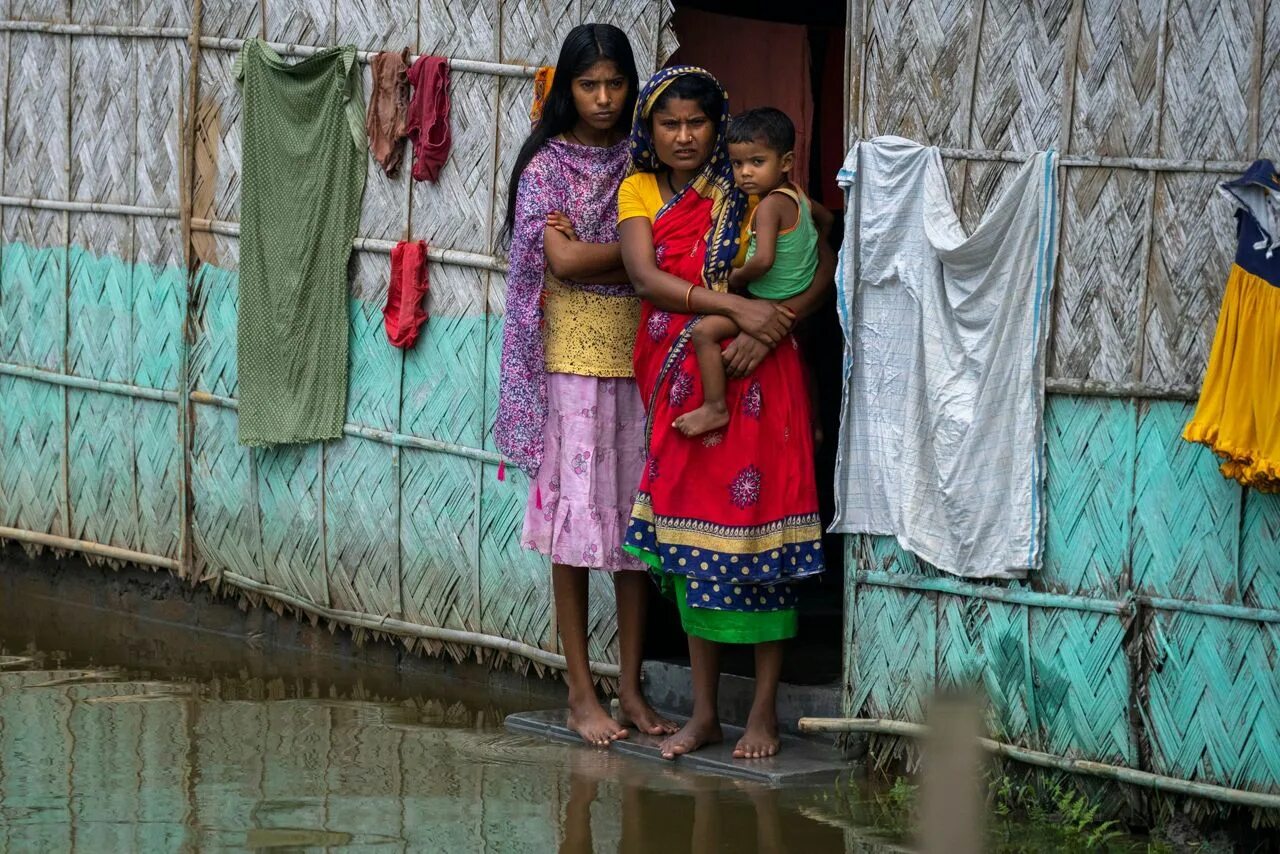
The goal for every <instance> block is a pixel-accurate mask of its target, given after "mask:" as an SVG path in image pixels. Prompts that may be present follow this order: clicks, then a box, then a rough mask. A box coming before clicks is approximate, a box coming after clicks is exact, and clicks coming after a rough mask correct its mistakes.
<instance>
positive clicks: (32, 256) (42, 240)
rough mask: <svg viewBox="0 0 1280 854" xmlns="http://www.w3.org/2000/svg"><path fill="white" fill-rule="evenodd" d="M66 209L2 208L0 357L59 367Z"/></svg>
mask: <svg viewBox="0 0 1280 854" xmlns="http://www.w3.org/2000/svg"><path fill="white" fill-rule="evenodd" d="M66 243H67V230H66V214H63V213H58V212H55V211H41V210H22V209H19V208H8V209H6V210H5V211H4V273H3V275H2V276H0V358H3V359H4V360H5V361H7V362H10V363H13V364H18V365H27V366H30V367H34V368H44V369H46V370H51V371H58V370H61V369H62V367H63V364H64V361H63V343H64V339H65V337H66V336H65V329H66V322H67V314H66V312H67V250H66Z"/></svg>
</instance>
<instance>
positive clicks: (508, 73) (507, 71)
mask: <svg viewBox="0 0 1280 854" xmlns="http://www.w3.org/2000/svg"><path fill="white" fill-rule="evenodd" d="M244 42H245V40H244V39H222V38H214V37H212V36H206V37H204V38H202V39H200V47H202V48H207V49H209V50H240V48H242V47H244ZM265 44H266V45H267V47H269V48H271V49H272V50H274V51H275V52H276V53H278V54H280V55H281V56H296V57H299V58H306V57H308V56H315V55H316V54H317V53H320V52H321V51H324V50H329V47H316V46H315V45H307V44H287V43H285V42H265ZM376 53H377V51H372V50H360V51H356V58H358V59H359V60H360V61H361V62H369V61H371V60H372V59H373V57H374V55H375V54H376ZM416 59H418V57H417V56H412V57H410V58H409V61H410V62H412V61H414V60H416ZM449 68H450V69H452V70H454V71H468V72H471V73H473V74H489V75H492V76H494V77H533V75H534V74H536V73H537V71H538V68H537V66H534V65H513V64H511V63H508V62H482V61H480V60H475V59H452V58H451V59H449Z"/></svg>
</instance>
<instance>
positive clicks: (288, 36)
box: [262, 0, 336, 46]
mask: <svg viewBox="0 0 1280 854" xmlns="http://www.w3.org/2000/svg"><path fill="white" fill-rule="evenodd" d="M262 18H263V21H264V23H265V34H266V38H267V41H273V42H286V43H288V44H305V45H316V46H319V45H328V44H332V43H333V37H334V25H335V23H336V21H335V14H334V2H333V0H262Z"/></svg>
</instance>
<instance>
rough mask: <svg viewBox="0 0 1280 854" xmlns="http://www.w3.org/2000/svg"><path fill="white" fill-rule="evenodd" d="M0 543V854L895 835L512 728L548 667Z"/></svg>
mask: <svg viewBox="0 0 1280 854" xmlns="http://www.w3.org/2000/svg"><path fill="white" fill-rule="evenodd" d="M3 559H4V552H3V551H0V852H46V851H49V852H64V851H66V852H132V851H142V852H152V851H155V852H169V851H221V850H262V851H320V850H338V851H414V852H417V851H442V852H472V851H476V852H480V851H484V852H554V851H557V850H558V851H568V852H590V851H607V852H614V851H618V852H632V851H635V852H641V851H645V852H648V851H652V852H661V854H674V852H682V851H697V852H713V851H726V852H728V851H732V852H744V854H745V852H752V851H761V852H783V851H793V852H825V851H837V852H844V851H847V852H855V851H856V852H862V851H868V852H869V851H891V850H901V847H900V846H901V844H902V841H903V839H904V838H906V837H907V836H909V831H908V829H907V828H904V827H900V826H896V825H895V823H894V822H893V821H892V820H889V819H888V818H886V816H887V815H888V814H887V813H885V812H884V811H881V810H877V809H876V808H875V805H876V804H880V803H882V802H883V799H882V796H878V795H875V794H872V793H870V792H861V791H859V790H857V789H850V788H849V787H848V785H847V784H845V785H842V786H839V787H837V786H836V785H835V784H836V781H835V780H832V781H831V785H823V786H810V787H805V788H783V789H776V788H775V789H770V788H767V787H763V786H760V785H757V784H753V783H746V782H740V781H739V782H735V781H732V780H727V779H724V778H719V777H709V776H700V775H697V774H693V773H689V772H687V771H677V770H675V769H673V768H671V767H667V766H662V765H658V764H656V763H651V762H644V761H640V760H635V759H628V758H626V757H622V756H619V755H616V754H612V753H608V752H604V753H602V752H597V751H592V750H588V749H585V748H578V747H569V746H565V745H561V744H555V743H551V742H547V741H543V740H540V739H535V738H530V737H525V736H519V735H513V734H509V733H508V732H506V731H505V730H504V729H503V727H502V721H503V718H504V716H505V715H506V714H507V713H509V712H511V711H514V710H517V709H525V708H529V707H531V706H532V707H536V706H539V705H541V706H544V707H545V706H554V705H558V704H559V703H560V701H561V698H560V696H559V694H558V691H557V690H552V691H549V692H548V691H546V690H543V689H545V687H546V683H545V682H538V681H537V680H530V682H529V683H527V684H525V683H522V682H521V681H520V680H518V679H507V680H506V681H502V680H498V681H496V682H494V681H489V682H486V681H484V680H485V679H486V678H489V677H477V678H470V677H469V676H468V674H471V673H474V672H475V670H476V666H475V665H472V666H471V667H467V666H461V667H456V666H445V665H440V666H437V667H436V669H435V670H427V671H425V673H424V672H423V671H419V670H414V669H413V668H410V667H407V666H395V665H394V661H396V660H402V659H399V658H398V657H396V655H395V654H392V655H393V664H392V665H388V664H387V662H386V661H385V660H383V659H379V658H377V657H376V655H374V654H373V653H356V652H350V654H346V655H336V654H333V649H336V650H338V652H341V651H342V648H343V646H344V644H348V641H347V640H345V639H343V636H342V635H341V633H339V634H338V635H330V634H329V633H328V632H326V631H323V630H322V629H313V628H310V627H305V626H304V627H301V628H299V627H298V624H296V623H295V622H294V621H292V620H287V619H285V620H281V619H279V618H276V617H274V616H273V615H270V614H269V613H267V615H266V616H263V615H262V613H259V611H260V609H259V610H251V611H249V612H248V613H242V612H239V611H236V610H234V605H233V604H232V603H231V602H230V600H223V601H221V602H218V601H214V600H212V599H210V600H209V601H208V602H207V603H205V604H203V605H199V607H198V608H194V609H193V594H191V593H190V591H189V590H186V591H185V592H184V591H183V588H182V587H181V586H180V585H179V586H173V585H177V584H178V583H177V582H173V581H171V580H169V581H165V582H164V583H163V584H160V585H158V586H157V587H156V588H155V589H153V590H150V591H148V582H147V580H146V579H145V578H144V579H143V580H142V581H141V582H139V583H134V584H133V586H132V588H131V587H130V586H129V585H128V584H124V583H123V582H121V581H119V580H118V578H115V577H107V576H109V575H110V574H109V573H108V574H107V576H103V575H101V574H100V573H101V571H100V570H94V569H89V568H84V569H83V570H81V572H82V573H83V575H84V578H85V579H88V580H89V581H93V580H97V582H98V586H97V587H94V586H93V585H92V584H89V585H86V582H85V581H84V580H83V579H80V577H79V576H78V575H76V574H74V571H72V574H70V575H68V574H67V572H65V571H60V572H58V573H54V574H53V575H52V576H51V577H50V579H49V580H48V581H46V580H45V579H44V578H43V577H41V576H39V575H37V574H33V573H32V572H31V571H29V568H28V569H27V570H25V571H24V572H23V573H19V574H18V575H17V576H15V575H14V574H6V572H5V566H4V560H3ZM15 577H16V578H17V580H15ZM104 578H105V579H106V580H105V581H104ZM104 591H105V592H104ZM202 595H203V594H195V595H194V598H195V599H199V598H200V596H202ZM206 598H208V597H206ZM184 599H185V600H186V601H185V605H184V606H183V607H185V609H186V610H183V608H180V607H178V606H177V605H175V602H181V600H184ZM195 604H197V605H198V604H199V603H195ZM209 609H212V610H211V611H210V610H209ZM210 613H211V614H213V615H214V616H213V617H212V618H210V617H209V616H208V614H210ZM182 614H186V615H187V616H186V617H185V618H184V619H185V620H186V621H187V622H186V623H185V624H184V622H182V621H181V620H177V619H173V618H174V617H178V616H180V615H182ZM192 615H194V616H192ZM228 615H230V616H228ZM218 620H221V621H222V623H221V624H222V625H223V627H224V628H229V627H234V626H237V625H239V626H240V627H241V628H242V629H244V631H243V634H241V635H240V636H237V635H235V634H234V633H232V632H231V631H229V630H228V631H215V630H213V629H212V628H210V627H209V625H206V624H212V623H216V622H217V621H218ZM237 621H238V623H237ZM282 627H284V628H282ZM286 636H287V637H288V638H292V640H291V641H288V642H286V640H284V639H283V638H285V637H286ZM326 646H327V647H330V648H332V649H330V650H329V651H324V650H325V648H326ZM371 646H374V647H378V646H380V647H384V650H383V652H385V647H387V646H388V645H386V644H375V645H371ZM308 647H310V648H308ZM381 654H382V653H378V655H381ZM370 656H374V657H370ZM414 660H415V661H416V660H417V658H416V656H414ZM485 672H487V671H485ZM1020 847H1021V846H1020ZM1037 848H1038V846H1037V845H1035V844H1034V842H1033V841H1032V842H1031V844H1028V845H1026V846H1025V847H1021V850H1037ZM1056 848H1057V846H1045V847H1044V848H1043V849H1042V850H1055V849H1056Z"/></svg>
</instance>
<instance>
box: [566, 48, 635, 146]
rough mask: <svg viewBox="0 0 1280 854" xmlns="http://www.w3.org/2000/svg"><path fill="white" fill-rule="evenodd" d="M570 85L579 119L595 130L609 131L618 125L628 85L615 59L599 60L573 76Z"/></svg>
mask: <svg viewBox="0 0 1280 854" xmlns="http://www.w3.org/2000/svg"><path fill="white" fill-rule="evenodd" d="M569 88H570V90H571V91H572V92H573V106H574V108H575V109H577V111H578V118H580V119H581V120H582V121H584V122H586V124H587V125H589V126H590V127H591V128H592V129H594V130H602V131H603V130H609V129H611V128H613V127H615V126H616V125H617V124H618V119H620V118H621V117H622V107H623V105H625V104H626V103H627V89H628V88H629V87H628V85H627V78H626V76H625V75H623V73H622V72H621V71H620V70H618V66H617V65H616V64H615V63H614V61H613V60H611V59H602V60H600V61H599V62H597V63H596V64H595V65H593V66H591V67H590V68H588V69H587V70H586V71H584V72H583V73H582V74H579V75H578V76H577V77H575V78H573V82H572V84H571V85H570V87H569Z"/></svg>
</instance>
